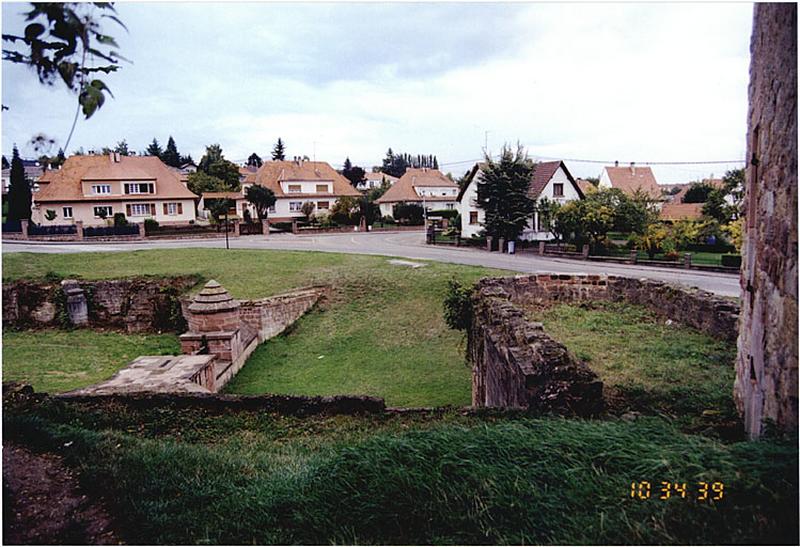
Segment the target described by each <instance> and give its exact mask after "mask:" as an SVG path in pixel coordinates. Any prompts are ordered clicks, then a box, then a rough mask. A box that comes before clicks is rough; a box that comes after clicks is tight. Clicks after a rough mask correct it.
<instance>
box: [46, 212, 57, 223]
mask: <svg viewBox="0 0 800 547" xmlns="http://www.w3.org/2000/svg"><path fill="white" fill-rule="evenodd" d="M57 216H58V215H57V214H56V212H55V210H54V209H47V210H46V211H45V213H44V218H46V219H47V220H49V221H50V222H52V221H54V220H55V219H56V217H57Z"/></svg>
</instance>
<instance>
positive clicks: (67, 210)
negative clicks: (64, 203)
mask: <svg viewBox="0 0 800 547" xmlns="http://www.w3.org/2000/svg"><path fill="white" fill-rule="evenodd" d="M61 212H62V216H63V217H64V218H72V207H62V208H61Z"/></svg>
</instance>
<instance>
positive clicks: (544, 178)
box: [458, 160, 585, 201]
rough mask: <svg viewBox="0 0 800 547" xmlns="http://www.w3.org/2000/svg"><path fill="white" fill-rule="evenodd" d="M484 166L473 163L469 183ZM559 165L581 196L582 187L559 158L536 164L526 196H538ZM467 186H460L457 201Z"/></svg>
mask: <svg viewBox="0 0 800 547" xmlns="http://www.w3.org/2000/svg"><path fill="white" fill-rule="evenodd" d="M485 166H486V164H485V163H478V164H476V165H475V167H473V168H472V173H471V174H470V183H471V182H472V179H474V178H475V176H476V174H477V172H478V170H480V169H483V168H484V167H485ZM559 167H562V168H563V169H564V173H565V174H566V175H567V179H569V181H570V182H571V183H572V185H573V186H574V187H575V189H576V190H577V191H578V195H580V196H581V198H583V197H584V195H585V192H584V191H583V188H581V187H580V186H579V185H578V184H577V183H576V181H575V179H574V178H572V173H570V172H569V169H567V166H566V164H564V162H563V161H561V160H557V161H545V162H539V163H537V164H536V168H535V169H534V171H533V177H532V178H531V184H530V186H529V187H528V196H529V197H530V198H531V199H537V198H538V197H539V194H541V193H542V190H544V189H545V188H546V187H547V183H548V182H550V179H552V178H553V175H555V174H556V171H558V168H559ZM467 186H469V184H467V185H465V186H464V188H462V189H461V191H460V192H459V193H458V201H461V198H462V196H463V195H464V192H466V190H467Z"/></svg>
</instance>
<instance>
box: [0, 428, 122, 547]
mask: <svg viewBox="0 0 800 547" xmlns="http://www.w3.org/2000/svg"><path fill="white" fill-rule="evenodd" d="M3 543H4V544H5V545H9V544H11V545H20V544H22V545H43V544H61V545H64V544H66V545H80V544H93V545H116V544H119V543H121V542H120V540H119V537H118V536H117V534H116V533H115V532H114V530H113V529H112V523H111V518H110V517H109V515H108V512H107V511H106V510H105V508H104V507H103V506H102V504H101V503H100V502H98V501H97V500H93V499H91V498H89V497H88V496H86V495H85V494H83V493H82V492H81V490H80V488H79V486H78V480H77V477H76V476H75V474H74V473H73V472H72V471H71V470H70V469H69V468H67V467H66V466H65V465H64V463H63V462H62V460H61V458H60V457H59V456H56V455H54V454H37V453H34V452H31V451H30V450H28V449H27V448H23V447H21V446H19V445H15V444H11V443H5V444H4V445H3Z"/></svg>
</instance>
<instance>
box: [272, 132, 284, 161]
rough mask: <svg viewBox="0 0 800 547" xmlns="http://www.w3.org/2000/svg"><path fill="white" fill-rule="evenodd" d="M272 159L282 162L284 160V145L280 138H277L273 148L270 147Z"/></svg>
mask: <svg viewBox="0 0 800 547" xmlns="http://www.w3.org/2000/svg"><path fill="white" fill-rule="evenodd" d="M272 159H273V160H274V161H283V160H285V159H286V145H285V144H284V143H283V141H282V140H281V138H280V137H278V142H276V143H275V146H274V147H272Z"/></svg>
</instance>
